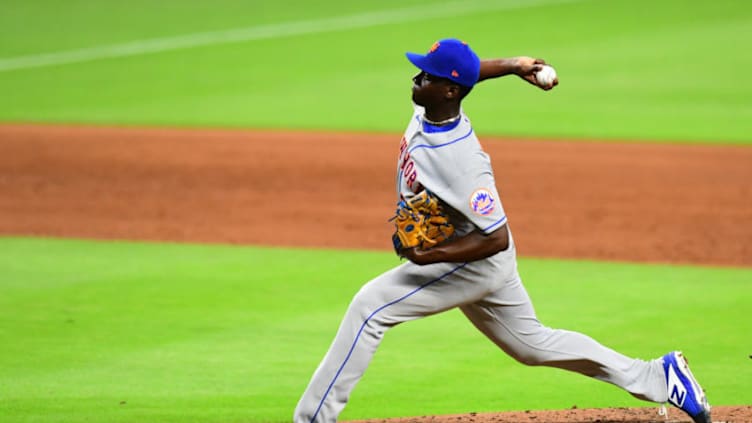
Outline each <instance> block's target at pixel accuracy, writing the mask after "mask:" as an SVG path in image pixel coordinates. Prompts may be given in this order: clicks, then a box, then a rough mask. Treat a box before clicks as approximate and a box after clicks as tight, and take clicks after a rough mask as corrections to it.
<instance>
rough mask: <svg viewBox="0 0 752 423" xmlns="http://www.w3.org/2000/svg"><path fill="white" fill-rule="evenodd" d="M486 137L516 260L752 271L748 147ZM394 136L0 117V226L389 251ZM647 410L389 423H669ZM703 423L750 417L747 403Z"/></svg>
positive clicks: (9, 230)
mask: <svg viewBox="0 0 752 423" xmlns="http://www.w3.org/2000/svg"><path fill="white" fill-rule="evenodd" d="M481 141H482V143H483V145H484V148H485V149H486V151H487V152H488V153H489V154H490V155H491V158H492V163H493V166H494V169H495V172H496V180H497V184H498V188H499V191H500V194H501V196H502V199H503V203H504V207H505V209H506V212H507V215H508V216H509V221H510V227H511V228H512V231H513V232H514V235H515V241H516V244H517V248H518V252H519V254H520V255H522V256H528V257H531V256H532V257H557V258H575V259H583V258H586V259H595V260H619V261H636V262H656V263H677V264H681V263H683V264H703V265H718V266H745V267H747V266H752V224H751V223H750V222H752V203H750V198H752V148H746V147H734V146H720V147H719V146H708V145H679V144H673V145H666V144H648V143H586V142H574V141H563V140H562V141H539V140H509V139H491V138H490V137H486V138H482V139H481ZM398 147H399V135H393V134H389V135H386V134H385V135H374V134H370V135H366V134H347V133H323V132H322V133H316V132H292V133H291V132H282V131H242V130H205V129H201V130H199V129H194V130H177V129H144V128H106V127H77V126H53V125H7V124H6V125H0V194H1V195H0V234H5V235H32V236H57V237H77V238H97V239H131V240H155V241H178V242H212V243H236V244H256V245H278V246H305V247H326V248H359V249H375V250H389V249H391V246H390V236H391V232H392V228H391V225H390V224H389V223H388V222H387V219H388V217H389V216H391V215H392V214H393V212H394V203H395V200H396V198H395V187H394V176H395V165H396V160H397V153H398ZM279 228H286V230H285V231H280V230H279ZM655 410H656V409H655V408H647V409H629V410H626V409H610V410H581V409H572V410H560V411H553V412H542V411H535V412H533V411H530V412H519V413H505V414H493V415H486V414H467V415H458V416H432V417H415V418H406V419H396V420H390V421H389V422H390V423H406V422H420V423H424V422H442V423H443V422H449V421H451V422H474V423H485V422H533V421H535V422H650V421H666V420H665V419H664V418H663V417H660V416H658V415H657V413H656V411H655ZM672 411H673V412H672V413H671V418H670V419H669V420H668V421H689V420H686V419H684V420H682V419H683V418H684V416H683V415H682V413H680V412H678V411H674V410H672ZM714 420H718V421H733V422H752V407H750V406H740V407H717V408H715V409H714ZM377 421H384V420H377Z"/></svg>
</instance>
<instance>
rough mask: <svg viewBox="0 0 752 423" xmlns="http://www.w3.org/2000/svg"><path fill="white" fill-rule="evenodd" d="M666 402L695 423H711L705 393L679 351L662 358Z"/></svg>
mask: <svg viewBox="0 0 752 423" xmlns="http://www.w3.org/2000/svg"><path fill="white" fill-rule="evenodd" d="M663 370H664V372H665V373H666V384H667V389H668V402H669V403H670V404H671V405H674V406H676V407H678V408H681V409H682V410H683V411H684V412H685V413H687V414H689V416H690V417H692V420H694V422H695V423H711V421H710V404H708V399H707V398H706V397H705V391H703V390H702V387H701V386H700V384H699V383H697V380H696V379H695V377H694V376H692V372H691V371H689V363H687V359H686V358H684V355H682V353H681V352H679V351H673V352H670V353H668V354H666V355H664V356H663Z"/></svg>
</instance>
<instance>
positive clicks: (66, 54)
mask: <svg viewBox="0 0 752 423" xmlns="http://www.w3.org/2000/svg"><path fill="white" fill-rule="evenodd" d="M572 1H575V0H505V1H482V2H479V1H475V2H472V1H463V2H449V3H436V4H427V5H421V6H417V7H407V8H398V9H388V10H380V11H371V12H365V13H360V14H355V15H348V16H338V17H333V18H324V19H311V20H301V21H295V22H282V23H278V24H270V25H260V26H251V27H244V28H232V29H228V30H223V31H211V32H199V33H194V34H186V35H181V36H175V37H165V38H156V39H145V40H136V41H133V42H129V43H123V44H114V45H106V46H101V47H92V48H83V49H79V50H69V51H61V52H55V53H47V54H34V55H28V56H20V57H10V58H5V59H0V72H2V71H10V70H17V69H29V68H39V67H44V66H53V65H63V64H69V63H81V62H88V61H92V60H100V59H109V58H117V57H127V56H136V55H142V54H149V53H158V52H162V51H171V50H180V49H186V48H194V47H203V46H210V45H218V44H228V43H237V42H247V41H254V40H264V39H272V38H281V37H290V36H298V35H306V34H319V33H324V32H334V31H345V30H353V29H358V28H369V27H374V26H380V25H390V24H400V23H407V22H413V21H423V20H430V19H437V18H446V17H451V16H463V15H470V14H476V13H482V12H488V11H501V10H507V9H519V8H529V7H539V6H545V5H549V4H554V3H567V2H572Z"/></svg>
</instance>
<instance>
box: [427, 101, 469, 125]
mask: <svg viewBox="0 0 752 423" xmlns="http://www.w3.org/2000/svg"><path fill="white" fill-rule="evenodd" d="M459 116H460V106H459V104H451V105H446V106H445V107H432V108H430V109H429V108H428V107H426V109H425V112H424V113H423V118H424V119H425V120H426V121H427V122H428V123H430V124H433V125H447V124H449V123H452V122H455V121H456V120H457V119H459Z"/></svg>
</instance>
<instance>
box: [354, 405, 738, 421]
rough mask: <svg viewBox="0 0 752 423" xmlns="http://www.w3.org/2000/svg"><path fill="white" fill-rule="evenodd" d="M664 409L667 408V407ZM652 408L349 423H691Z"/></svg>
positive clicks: (725, 415) (729, 417)
mask: <svg viewBox="0 0 752 423" xmlns="http://www.w3.org/2000/svg"><path fill="white" fill-rule="evenodd" d="M667 408H668V407H667ZM658 410H659V409H658V407H653V408H599V409H571V410H552V411H531V410H528V411H519V412H507V413H467V414H455V415H446V416H423V417H407V418H396V419H372V420H357V421H351V422H350V423H617V422H618V423H676V422H690V423H691V422H692V419H691V418H689V417H688V416H687V415H686V414H684V413H683V412H682V411H681V410H678V409H675V408H668V410H667V411H668V415H667V416H661V415H659V414H658ZM711 413H712V417H713V421H714V422H728V423H730V422H734V423H749V422H752V406H722V407H713V409H712V410H711Z"/></svg>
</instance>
